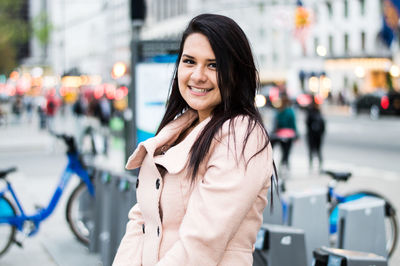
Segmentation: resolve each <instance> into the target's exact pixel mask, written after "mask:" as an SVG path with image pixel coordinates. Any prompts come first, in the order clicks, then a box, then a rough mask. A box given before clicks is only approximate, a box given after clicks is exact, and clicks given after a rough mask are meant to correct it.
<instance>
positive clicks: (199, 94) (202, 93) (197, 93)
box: [188, 86, 212, 96]
mask: <svg viewBox="0 0 400 266" xmlns="http://www.w3.org/2000/svg"><path fill="white" fill-rule="evenodd" d="M188 88H189V91H190V93H191V94H193V95H196V96H204V95H206V94H207V93H208V92H210V91H211V90H212V88H211V89H208V88H207V89H201V88H198V87H192V86H188ZM192 88H195V89H198V90H205V91H195V90H193V89H192Z"/></svg>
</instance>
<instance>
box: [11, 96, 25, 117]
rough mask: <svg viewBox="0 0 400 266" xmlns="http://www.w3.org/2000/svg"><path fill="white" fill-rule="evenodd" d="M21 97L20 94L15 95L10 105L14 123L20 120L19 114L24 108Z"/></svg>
mask: <svg viewBox="0 0 400 266" xmlns="http://www.w3.org/2000/svg"><path fill="white" fill-rule="evenodd" d="M22 97H23V96H22V95H16V96H15V98H14V101H13V103H12V106H11V111H12V113H13V115H14V123H15V124H19V123H20V122H21V116H22V112H23V109H24V105H23V102H22Z"/></svg>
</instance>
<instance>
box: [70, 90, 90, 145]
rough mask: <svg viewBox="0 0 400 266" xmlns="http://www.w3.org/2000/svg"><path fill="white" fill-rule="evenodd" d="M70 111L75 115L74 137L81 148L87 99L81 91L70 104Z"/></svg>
mask: <svg viewBox="0 0 400 266" xmlns="http://www.w3.org/2000/svg"><path fill="white" fill-rule="evenodd" d="M72 112H73V113H74V115H75V138H76V140H77V143H78V145H79V148H82V147H81V145H82V141H83V136H84V132H85V120H86V115H87V113H88V101H87V99H86V98H85V97H84V95H83V94H82V93H79V95H78V99H77V100H76V101H75V103H74V104H73V105H72Z"/></svg>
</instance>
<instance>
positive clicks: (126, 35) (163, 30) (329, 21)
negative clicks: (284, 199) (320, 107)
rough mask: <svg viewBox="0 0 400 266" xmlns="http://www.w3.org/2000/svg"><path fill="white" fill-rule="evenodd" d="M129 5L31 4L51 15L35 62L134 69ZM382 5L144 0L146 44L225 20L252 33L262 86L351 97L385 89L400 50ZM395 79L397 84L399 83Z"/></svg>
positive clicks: (89, 69)
mask: <svg viewBox="0 0 400 266" xmlns="http://www.w3.org/2000/svg"><path fill="white" fill-rule="evenodd" d="M130 2H131V1H128V0H88V1H80V0H30V4H31V5H32V6H33V7H35V6H36V7H39V8H32V10H36V11H35V12H36V13H38V12H40V10H45V11H46V13H47V14H48V20H49V23H50V24H51V25H52V32H51V36H50V39H49V41H48V43H47V45H46V47H45V48H44V49H45V51H44V52H43V47H41V49H37V47H38V45H36V46H35V45H33V48H32V51H33V56H35V54H40V53H42V54H43V53H44V54H45V55H46V62H47V63H48V64H49V65H50V66H51V67H52V68H53V70H54V72H55V73H56V74H60V75H61V74H63V73H69V72H70V71H71V70H74V71H75V72H76V73H84V74H99V75H101V76H102V77H103V79H104V80H107V79H111V75H110V73H111V69H112V66H113V65H114V63H115V62H118V61H122V62H124V63H126V64H127V65H129V63H130V48H129V45H130V40H131V38H132V29H131V21H130V18H129V7H130ZM132 2H134V1H132ZM382 2H383V1H382V0H326V1H320V0H303V1H299V0H146V7H147V8H146V9H147V15H146V20H145V23H144V25H143V27H142V30H141V34H140V38H141V39H145V40H149V39H179V38H180V34H181V32H182V31H183V29H184V28H185V26H186V25H187V23H188V21H189V20H190V19H191V18H192V17H193V16H195V15H197V14H200V13H205V12H208V13H218V14H223V15H227V16H229V17H231V18H233V19H234V20H235V21H237V22H238V24H239V25H240V26H241V27H242V28H243V30H244V31H245V32H246V34H247V36H248V38H249V40H250V42H251V44H252V47H253V50H254V53H255V57H256V62H257V64H258V68H259V71H260V78H261V82H262V83H263V84H265V85H267V84H280V83H284V84H286V86H287V88H288V90H289V93H291V94H297V93H300V92H302V91H304V92H308V91H313V92H316V93H321V94H323V95H324V96H326V95H328V93H329V92H330V93H331V94H332V95H333V96H334V97H335V96H337V95H339V94H342V95H345V96H346V97H348V98H351V97H352V96H353V94H354V93H355V92H357V93H364V92H369V91H373V90H376V89H378V88H387V79H388V73H390V70H391V67H392V66H393V65H394V64H393V62H392V57H393V55H396V54H398V51H399V49H398V47H399V45H398V41H395V42H394V43H393V44H392V46H391V49H389V48H387V47H386V46H384V45H383V44H382V42H380V41H379V39H378V34H379V32H380V30H381V28H382V21H383V19H382V14H383V5H382ZM301 4H302V6H301ZM300 7H301V8H302V9H301V10H300V9H299V8H300ZM38 9H39V10H38ZM300 11H301V12H300ZM33 15H34V14H33ZM33 15H32V16H33ZM35 47H36V48H35ZM398 57H399V58H400V56H398ZM392 73H395V72H393V71H392ZM391 77H392V78H393V81H394V83H393V84H396V86H397V77H396V76H395V75H394V76H393V75H392V76H391Z"/></svg>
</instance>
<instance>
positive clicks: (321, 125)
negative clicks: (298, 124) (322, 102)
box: [306, 98, 325, 170]
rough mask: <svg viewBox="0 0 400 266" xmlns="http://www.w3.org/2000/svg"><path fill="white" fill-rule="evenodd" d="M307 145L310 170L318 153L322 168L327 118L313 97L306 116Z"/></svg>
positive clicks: (320, 167)
mask: <svg viewBox="0 0 400 266" xmlns="http://www.w3.org/2000/svg"><path fill="white" fill-rule="evenodd" d="M306 129H307V146H308V158H309V166H310V170H311V169H312V167H313V156H314V155H317V157H318V163H319V169H320V170H322V152H321V148H322V141H323V137H324V133H325V119H324V118H323V116H322V113H321V110H320V107H319V104H318V103H317V102H316V101H315V99H314V98H313V101H312V103H311V104H310V106H309V107H308V109H307V118H306Z"/></svg>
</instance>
